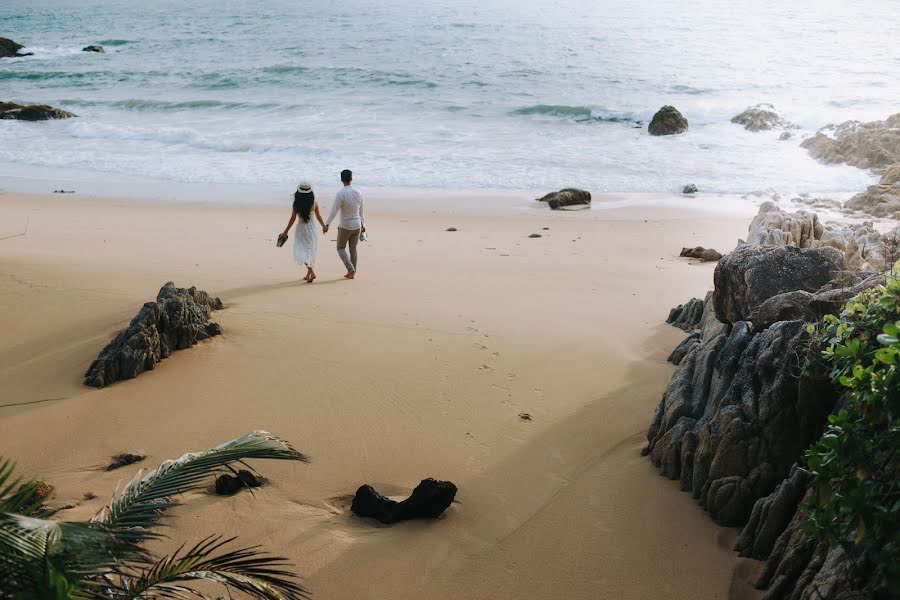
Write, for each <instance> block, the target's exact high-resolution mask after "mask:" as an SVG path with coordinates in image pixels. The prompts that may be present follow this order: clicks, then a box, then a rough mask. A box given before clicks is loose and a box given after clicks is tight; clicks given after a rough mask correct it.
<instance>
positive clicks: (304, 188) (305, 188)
mask: <svg viewBox="0 0 900 600" xmlns="http://www.w3.org/2000/svg"><path fill="white" fill-rule="evenodd" d="M297 191H298V192H300V193H301V194H308V193H310V192H311V191H312V184H310V183H309V182H308V181H305V180H304V181H301V182H300V183H299V184H297Z"/></svg>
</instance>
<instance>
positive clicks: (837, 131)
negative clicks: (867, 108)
mask: <svg viewBox="0 0 900 600" xmlns="http://www.w3.org/2000/svg"><path fill="white" fill-rule="evenodd" d="M800 146H801V147H802V148H806V149H807V150H808V151H809V153H810V154H811V155H812V156H813V157H814V158H816V159H818V160H821V161H822V162H826V163H846V164H848V165H852V166H854V167H859V168H861V169H873V170H876V171H882V170H884V169H887V168H888V167H890V166H891V165H894V164H897V163H900V113H897V114H895V115H892V116H890V117H888V118H887V119H885V120H884V121H872V122H870V123H861V122H859V121H847V122H845V123H841V124H840V125H828V126H826V127H823V128H822V129H820V130H819V131H818V133H816V135H814V136H813V137H811V138H809V139H807V140H804V141H803V142H802V143H801V144H800Z"/></svg>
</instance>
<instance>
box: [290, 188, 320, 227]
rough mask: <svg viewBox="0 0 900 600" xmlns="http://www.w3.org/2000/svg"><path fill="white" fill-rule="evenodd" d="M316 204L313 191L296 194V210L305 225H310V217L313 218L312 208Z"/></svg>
mask: <svg viewBox="0 0 900 600" xmlns="http://www.w3.org/2000/svg"><path fill="white" fill-rule="evenodd" d="M315 202H316V195H315V194H313V193H312V190H310V191H308V192H306V193H303V192H299V191H298V192H294V210H296V211H297V214H298V215H300V218H301V219H302V220H303V222H304V223H309V219H310V216H312V207H313V204H315Z"/></svg>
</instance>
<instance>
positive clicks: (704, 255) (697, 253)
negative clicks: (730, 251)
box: [678, 246, 722, 262]
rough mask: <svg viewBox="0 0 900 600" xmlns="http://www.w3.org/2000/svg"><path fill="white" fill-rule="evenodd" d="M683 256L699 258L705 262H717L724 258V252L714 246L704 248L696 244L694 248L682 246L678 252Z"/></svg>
mask: <svg viewBox="0 0 900 600" xmlns="http://www.w3.org/2000/svg"><path fill="white" fill-rule="evenodd" d="M678 256H680V257H681V258H698V259H700V260H702V261H703V262H716V261H717V260H719V259H720V258H722V254H721V253H720V252H719V251H718V250H713V249H712V248H704V247H703V246H695V247H693V248H682V249H681V253H679V254H678Z"/></svg>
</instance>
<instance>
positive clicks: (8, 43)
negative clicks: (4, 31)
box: [0, 37, 31, 58]
mask: <svg viewBox="0 0 900 600" xmlns="http://www.w3.org/2000/svg"><path fill="white" fill-rule="evenodd" d="M22 48H24V46H22V44H17V43H16V42H14V41H12V40H11V39H8V38H4V37H0V58H15V57H21V56H31V52H24V53H23V52H19V50H21V49H22Z"/></svg>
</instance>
